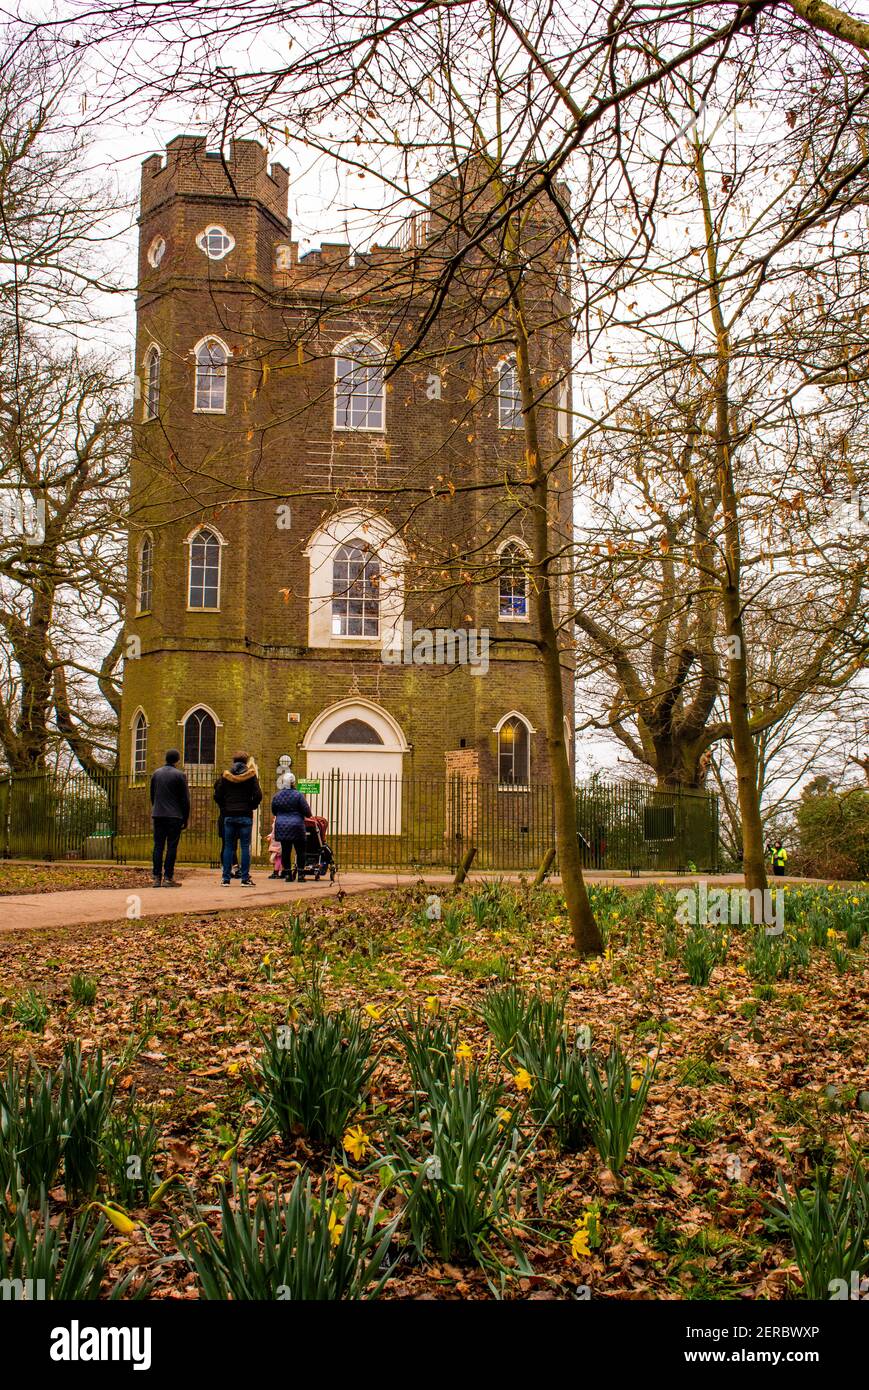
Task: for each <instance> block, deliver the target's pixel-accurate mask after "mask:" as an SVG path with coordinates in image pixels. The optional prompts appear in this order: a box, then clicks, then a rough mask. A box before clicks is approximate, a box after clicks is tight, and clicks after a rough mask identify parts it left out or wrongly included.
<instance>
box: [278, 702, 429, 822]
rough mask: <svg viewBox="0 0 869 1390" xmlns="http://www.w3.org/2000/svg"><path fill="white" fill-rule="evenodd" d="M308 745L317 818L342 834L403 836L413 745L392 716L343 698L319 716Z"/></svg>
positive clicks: (376, 707)
mask: <svg viewBox="0 0 869 1390" xmlns="http://www.w3.org/2000/svg"><path fill="white" fill-rule="evenodd" d="M302 747H303V748H304V750H305V753H306V755H307V767H308V772H307V776H308V778H309V779H310V780H312V781H318V782H319V783H320V792H319V794H318V795H317V796H313V797H310V798H309V800H310V801H311V809H312V810H313V811H314V813H315V815H325V816H327V817H328V818H329V819H330V820H331V821H332V829H333V830H334V831H336V832H337V833H338V834H341V835H400V834H401V779H402V773H403V762H404V755H405V753H406V752H408V743H407V740H406V739H405V737H404V734H403V733H402V731H401V728H400V726H399V725H398V724H397V723H396V721H395V720H394V719H393V718H392V715H391V714H388V713H387V712H386V710H384V709H382V708H381V706H380V705H375V704H372V703H370V702H369V701H367V700H358V699H357V700H354V699H349V700H340V701H339V702H338V703H337V704H335V705H330V707H329V709H327V710H324V711H323V713H322V714H320V715H318V716H317V718H316V719H315V720H314V722H313V724H312V725H311V727H310V729H309V730H308V732H307V734H306V735H305V739H304V742H303V744H302ZM315 803H316V804H315ZM330 813H331V814H330Z"/></svg>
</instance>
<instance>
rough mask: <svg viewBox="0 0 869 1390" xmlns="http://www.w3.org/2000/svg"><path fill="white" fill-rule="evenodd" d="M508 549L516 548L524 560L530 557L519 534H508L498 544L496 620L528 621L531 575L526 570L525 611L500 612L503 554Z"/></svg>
mask: <svg viewBox="0 0 869 1390" xmlns="http://www.w3.org/2000/svg"><path fill="white" fill-rule="evenodd" d="M508 550H518V551H521V553H522V554H523V555H524V557H525V559H526V560H530V559H531V551H530V550H529V548H528V546H527V545H526V544H525V542H524V541H523V540H522V539H521V538H520V537H519V536H508V537H507V539H506V540H504V541H502V543H501V544H500V545H499V546H498V561H499V569H498V622H499V623H530V621H531V613H530V611H529V610H530V608H531V577H530V575H529V574H528V571H527V570H526V571H525V572H524V573H525V612H524V613H502V612H501V580H502V578H503V576H504V554H505V552H506V551H508Z"/></svg>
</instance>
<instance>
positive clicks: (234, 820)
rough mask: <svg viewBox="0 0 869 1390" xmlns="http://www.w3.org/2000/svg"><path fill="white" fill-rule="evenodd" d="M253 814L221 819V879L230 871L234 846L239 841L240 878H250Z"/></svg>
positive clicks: (226, 877) (226, 879)
mask: <svg viewBox="0 0 869 1390" xmlns="http://www.w3.org/2000/svg"><path fill="white" fill-rule="evenodd" d="M252 832H253V816H224V819H223V881H224V883H226V882H227V881H228V879H229V876H230V874H231V873H232V861H233V859H234V858H235V847H236V845H237V844H238V842H239V840H240V841H241V855H240V860H241V862H240V865H239V867H240V869H241V876H242V878H250V837H251V834H252Z"/></svg>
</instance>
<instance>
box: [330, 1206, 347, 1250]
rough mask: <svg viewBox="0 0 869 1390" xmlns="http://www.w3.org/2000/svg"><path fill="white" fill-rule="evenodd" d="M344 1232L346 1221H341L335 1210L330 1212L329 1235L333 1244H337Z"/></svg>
mask: <svg viewBox="0 0 869 1390" xmlns="http://www.w3.org/2000/svg"><path fill="white" fill-rule="evenodd" d="M343 1233H344V1222H343V1221H339V1220H338V1218H337V1216H336V1215H335V1213H334V1211H330V1212H329V1235H330V1236H331V1237H332V1244H333V1245H337V1244H338V1242H339V1240H340V1239H341V1236H342V1235H343Z"/></svg>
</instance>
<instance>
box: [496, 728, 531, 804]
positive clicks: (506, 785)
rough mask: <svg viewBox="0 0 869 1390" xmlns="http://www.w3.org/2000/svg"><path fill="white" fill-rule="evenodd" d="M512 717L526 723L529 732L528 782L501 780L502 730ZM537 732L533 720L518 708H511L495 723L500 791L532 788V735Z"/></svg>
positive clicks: (520, 790)
mask: <svg viewBox="0 0 869 1390" xmlns="http://www.w3.org/2000/svg"><path fill="white" fill-rule="evenodd" d="M510 719H518V720H519V722H520V723H521V724H524V725H525V729H526V731H527V734H528V766H527V768H526V769H525V771H526V774H527V778H528V780H527V781H526V782H502V781H501V731H502V729H503V728H504V725H505V724H506V723H507V722H508V720H510ZM536 732H537V731H536V729H535V728H534V725H533V724H532V723H531V720H530V719H528V718H527V716H526V715H524V714H523V713H522V711H521V710H518V709H511V710H508V711H507V713H506V714H503V715H502V716H501V718H500V719H499V720H498V722H497V724H496V725H495V727H494V729H493V730H492V733H493V734H495V735H496V737H497V740H498V746H497V759H498V762H497V767H498V791H499V792H527V791H528V789H529V788H530V786H531V735H532V734H534V733H536Z"/></svg>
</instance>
